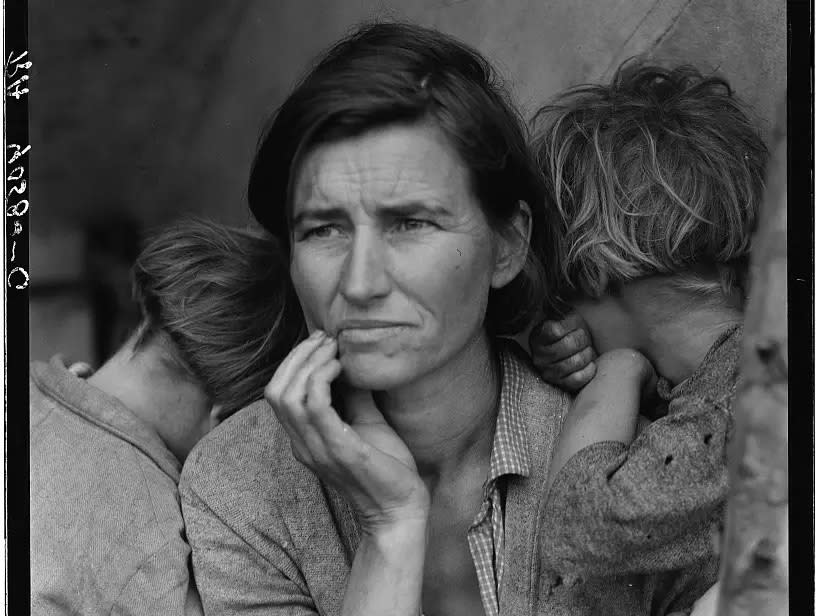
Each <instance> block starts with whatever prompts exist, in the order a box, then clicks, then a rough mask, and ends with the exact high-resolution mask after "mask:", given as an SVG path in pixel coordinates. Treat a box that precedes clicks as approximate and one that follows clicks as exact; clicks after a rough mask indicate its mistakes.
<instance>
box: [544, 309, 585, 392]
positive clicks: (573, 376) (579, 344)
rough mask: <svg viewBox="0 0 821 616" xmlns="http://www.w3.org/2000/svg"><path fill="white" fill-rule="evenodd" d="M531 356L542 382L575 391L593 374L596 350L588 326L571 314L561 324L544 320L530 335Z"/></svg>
mask: <svg viewBox="0 0 821 616" xmlns="http://www.w3.org/2000/svg"><path fill="white" fill-rule="evenodd" d="M530 354H531V356H532V357H533V363H534V365H535V366H536V369H537V370H538V371H539V374H540V375H541V377H542V379H543V380H544V381H546V382H548V383H550V384H552V385H556V386H558V387H561V388H562V389H564V390H566V391H569V392H577V391H579V390H580V389H581V388H582V387H584V386H585V385H587V384H588V383H589V382H590V381H591V380H592V379H593V377H594V376H595V374H596V364H595V363H594V360H595V359H596V351H595V350H594V349H593V345H592V344H591V342H590V334H589V332H588V331H587V324H586V323H585V322H584V319H582V317H581V316H580V315H579V314H577V313H575V312H571V313H570V314H569V315H568V316H567V317H566V318H564V319H562V320H561V321H544V322H542V323H540V324H539V325H537V326H536V327H534V328H533V331H532V332H531V333H530Z"/></svg>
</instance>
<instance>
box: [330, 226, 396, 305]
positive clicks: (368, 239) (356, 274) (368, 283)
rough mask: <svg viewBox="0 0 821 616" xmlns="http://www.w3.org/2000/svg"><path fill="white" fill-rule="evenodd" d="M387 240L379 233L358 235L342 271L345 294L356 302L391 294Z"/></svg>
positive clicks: (366, 301)
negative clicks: (385, 247)
mask: <svg viewBox="0 0 821 616" xmlns="http://www.w3.org/2000/svg"><path fill="white" fill-rule="evenodd" d="M385 256H386V255H385V250H384V242H383V241H382V240H381V238H379V237H378V236H377V235H376V234H374V233H371V232H368V231H363V232H360V233H356V234H355V235H354V239H353V242H352V243H351V245H350V252H349V253H348V258H347V260H346V263H345V268H344V271H343V272H342V280H341V292H342V296H343V297H344V298H345V299H346V300H347V301H349V302H350V303H352V304H367V303H369V302H371V301H373V300H375V299H378V298H380V297H384V296H386V295H387V294H388V293H390V289H391V284H390V277H389V276H388V272H387V270H386V263H385Z"/></svg>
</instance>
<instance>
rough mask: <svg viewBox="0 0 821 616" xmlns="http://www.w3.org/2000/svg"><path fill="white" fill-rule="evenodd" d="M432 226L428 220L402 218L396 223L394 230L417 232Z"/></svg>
mask: <svg viewBox="0 0 821 616" xmlns="http://www.w3.org/2000/svg"><path fill="white" fill-rule="evenodd" d="M432 226H433V223H432V222H431V221H429V220H423V219H421V218H403V219H402V220H399V221H397V222H396V229H397V230H398V231H419V230H422V229H427V228H430V227H432Z"/></svg>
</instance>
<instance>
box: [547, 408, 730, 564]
mask: <svg viewBox="0 0 821 616" xmlns="http://www.w3.org/2000/svg"><path fill="white" fill-rule="evenodd" d="M729 427H730V415H729V411H728V409H727V407H726V405H724V404H717V403H715V402H712V401H710V400H708V399H707V398H705V397H701V396H681V397H679V398H675V399H674V400H672V401H671V402H670V406H669V411H668V414H667V415H666V416H664V417H662V418H660V419H658V420H656V421H655V422H653V423H652V424H650V425H649V426H648V427H647V428H645V430H644V431H643V432H642V433H641V434H640V435H639V437H638V438H637V439H636V440H635V441H634V442H633V443H632V444H631V445H630V446H629V447H628V446H626V445H624V444H623V443H619V442H612V441H608V442H601V443H596V444H593V445H591V446H589V447H586V448H585V449H582V450H581V451H579V452H578V453H577V454H576V455H575V456H573V457H572V458H571V459H570V460H568V462H567V463H566V464H565V466H564V467H563V468H562V469H561V470H560V471H559V473H558V475H557V477H556V480H555V482H554V484H553V487H552V488H551V490H550V492H549V494H548V495H547V498H546V501H545V503H544V505H543V515H542V522H541V527H540V533H541V544H542V545H543V546H544V547H543V549H542V551H543V552H544V556H545V559H546V560H547V562H548V563H549V564H551V565H552V566H554V567H555V568H556V569H558V570H566V571H580V572H581V571H583V572H586V573H587V574H593V575H610V574H622V573H651V572H659V571H670V570H673V569H681V568H685V567H688V566H691V565H693V564H694V563H696V562H698V561H702V560H703V559H705V558H710V557H712V556H713V555H714V546H713V544H714V538H713V533H714V530H713V527H714V524H715V523H716V522H717V521H718V520H720V519H721V515H722V511H723V504H724V502H725V499H726V496H727V487H728V480H727V467H726V462H725V441H726V439H727V435H728V431H729Z"/></svg>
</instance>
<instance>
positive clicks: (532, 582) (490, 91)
mask: <svg viewBox="0 0 821 616" xmlns="http://www.w3.org/2000/svg"><path fill="white" fill-rule="evenodd" d="M248 195H249V202H250V206H251V209H252V211H253V213H254V215H255V216H256V218H257V219H258V220H259V221H260V223H261V224H262V225H263V226H265V227H266V228H267V229H268V230H270V231H271V232H272V233H274V234H275V235H277V236H278V237H279V238H280V239H282V240H283V242H285V243H287V245H289V246H290V261H291V269H290V272H291V281H292V282H293V285H294V288H295V290H296V293H297V295H298V297H299V300H300V303H301V305H302V309H303V314H304V316H305V321H306V323H307V326H308V329H309V331H311V332H312V333H311V335H310V337H309V338H308V339H307V340H305V341H303V342H302V343H301V344H300V345H298V346H297V347H296V348H295V349H294V351H293V352H292V353H291V354H290V355H289V357H288V358H287V359H286V360H285V361H284V362H283V363H282V364H281V366H280V367H279V369H278V370H277V371H276V373H275V374H274V376H273V378H272V379H271V382H270V384H269V385H268V387H267V388H266V398H267V402H268V403H267V404H266V403H261V404H257V405H254V406H252V407H250V408H248V409H245V410H243V411H242V412H240V413H238V414H237V415H236V416H235V417H233V418H231V420H229V421H228V422H226V423H225V424H224V425H223V426H221V427H220V429H218V430H216V431H215V432H214V433H212V435H210V436H209V437H208V438H206V439H205V440H204V441H203V442H202V443H201V444H200V446H199V447H198V448H197V449H196V450H195V451H194V452H192V455H191V457H190V458H189V461H188V462H187V464H186V468H185V469H184V472H183V478H182V481H181V494H182V499H183V510H184V515H185V519H186V524H187V527H188V536H189V539H190V541H191V545H192V550H193V563H194V571H195V576H196V578H197V585H198V588H199V589H200V592H201V594H202V596H203V601H204V605H205V608H206V611H208V612H211V613H216V614H239V613H248V612H250V613H266V614H317V613H321V614H357V615H360V616H361V615H366V614H380V615H384V614H392V615H397V616H400V615H405V614H407V615H411V614H412V615H414V616H416V615H418V614H419V612H420V610H423V611H424V613H426V614H429V615H430V614H456V615H460V614H472V615H475V614H482V613H484V614H500V613H501V614H530V613H532V612H533V610H538V611H540V612H542V611H551V610H558V611H559V612H560V613H586V612H584V611H580V610H581V609H583V607H584V606H583V605H581V604H580V603H579V602H578V601H579V594H578V593H577V591H576V589H570V588H569V587H568V588H567V589H566V590H562V589H560V590H559V591H554V590H553V589H554V587H555V586H556V576H555V575H551V574H550V573H549V572H545V571H540V570H539V563H538V561H537V560H536V558H535V554H534V547H535V544H536V541H535V537H536V529H535V518H534V514H535V507H536V502H537V500H538V496H539V494H540V492H541V489H542V487H543V485H544V481H545V479H546V476H547V466H548V461H549V460H550V457H551V450H552V443H553V440H554V438H555V436H556V434H557V432H558V431H559V428H560V425H561V421H562V417H563V415H564V413H565V411H566V409H567V407H568V401H569V399H568V398H567V396H566V395H565V394H563V393H561V392H560V391H559V390H557V389H555V388H554V387H552V386H549V385H546V384H544V383H543V382H541V381H540V380H539V379H538V377H537V376H536V374H535V373H534V372H533V370H532V369H531V367H530V365H529V364H528V363H527V361H526V360H523V359H522V356H521V355H520V354H519V352H518V350H517V349H516V348H515V347H514V346H511V345H509V344H504V343H502V341H500V340H499V339H498V338H497V336H498V335H499V334H512V333H517V332H519V331H520V330H521V329H523V328H524V326H525V325H526V324H527V322H528V320H529V318H530V315H531V314H533V313H534V311H535V310H542V309H545V308H546V307H545V306H542V305H541V304H542V302H543V301H544V298H545V297H546V296H547V294H546V293H545V291H544V289H543V286H542V280H543V278H544V267H553V266H554V264H555V258H554V257H552V255H551V254H550V251H549V250H548V248H550V247H552V246H554V245H556V242H552V241H547V239H546V237H545V235H546V234H548V233H550V232H553V230H554V229H556V228H558V225H556V224H555V222H554V218H555V210H546V209H545V208H544V207H543V200H544V193H543V187H542V183H541V181H540V177H539V175H538V171H537V170H536V168H535V166H534V164H533V161H532V159H531V157H530V154H529V153H528V150H527V148H526V142H525V138H524V136H523V132H522V129H521V124H520V121H519V118H518V116H517V115H516V113H515V112H514V111H513V109H512V107H511V105H510V103H509V102H508V99H507V96H506V94H505V92H504V90H503V88H502V87H501V86H500V85H499V84H498V83H497V81H496V80H495V76H494V74H493V72H492V70H491V68H490V67H489V66H488V64H487V62H486V61H485V60H484V59H483V58H482V57H481V56H480V55H479V54H478V53H476V52H475V51H473V50H471V49H469V48H467V47H466V46H464V45H462V44H460V43H458V42H457V41H454V40H453V39H451V38H450V37H448V36H446V35H443V34H441V33H438V32H435V31H432V30H428V29H424V28H420V27H415V26H409V25H402V24H378V25H371V26H365V27H363V28H361V29H360V30H359V31H357V32H356V33H354V34H353V35H351V36H350V37H348V38H346V39H344V40H343V41H341V42H340V43H338V44H337V45H336V46H334V47H333V48H332V49H331V50H330V51H329V52H328V53H327V54H326V55H325V56H324V58H323V59H322V60H321V61H320V62H319V63H318V65H317V66H316V67H315V68H314V69H313V71H312V72H311V73H310V74H309V75H308V76H307V77H306V78H305V80H304V81H303V82H302V83H301V84H300V85H299V86H298V87H297V88H296V90H295V91H294V92H293V93H292V94H291V95H290V96H289V98H288V99H287V100H286V101H285V103H284V104H283V105H282V107H280V109H279V110H278V112H277V113H276V115H275V117H274V120H273V122H272V124H271V128H270V130H269V131H268V133H267V134H266V135H265V137H264V139H263V140H262V142H261V145H260V149H259V151H258V154H257V157H256V160H255V163H254V167H253V169H252V172H251V178H250V184H249V192H248ZM551 250H552V249H551ZM272 409H273V410H272ZM309 469H310V470H309ZM612 586H614V585H613V584H610V585H609V586H608V585H607V584H603V585H601V586H600V587H597V588H600V589H601V590H600V592H604V593H608V592H609V593H610V596H611V598H612V600H613V602H614V606H616V607H617V608H619V607H623V608H624V610H623V611H624V613H628V610H629V609H632V608H633V607H634V603H635V601H634V599H633V595H634V594H635V593H636V592H637V591H634V590H632V589H631V588H628V586H627V585H626V584H624V585H623V586H621V585H617V586H616V587H615V588H611V587H612ZM631 593H632V594H631ZM631 601H632V603H631ZM629 613H639V612H638V611H636V610H633V611H632V612H629Z"/></svg>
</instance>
